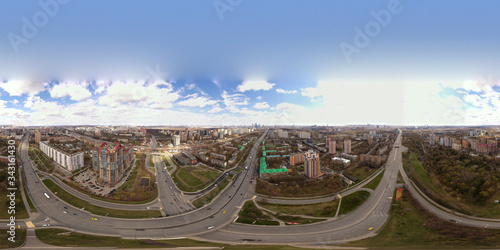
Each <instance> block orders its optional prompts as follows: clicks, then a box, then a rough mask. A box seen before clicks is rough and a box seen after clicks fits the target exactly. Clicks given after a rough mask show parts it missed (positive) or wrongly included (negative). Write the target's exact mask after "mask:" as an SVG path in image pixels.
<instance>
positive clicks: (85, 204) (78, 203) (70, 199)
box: [43, 180, 161, 219]
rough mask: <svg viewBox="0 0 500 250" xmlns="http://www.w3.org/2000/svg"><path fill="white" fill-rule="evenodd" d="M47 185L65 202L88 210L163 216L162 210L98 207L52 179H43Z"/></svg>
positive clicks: (124, 215) (120, 215) (113, 214)
mask: <svg viewBox="0 0 500 250" xmlns="http://www.w3.org/2000/svg"><path fill="white" fill-rule="evenodd" d="M43 183H44V184H45V186H47V188H48V189H50V191H52V193H57V197H59V198H60V199H61V200H64V201H65V202H67V203H69V204H71V205H73V206H75V207H78V208H83V207H84V208H85V210H86V211H88V212H90V213H92V214H96V215H102V216H109V217H116V218H135V219H139V218H154V217H161V213H160V211H157V210H117V209H109V208H103V207H98V206H94V205H92V204H90V203H89V202H87V201H84V200H81V199H79V198H77V197H75V196H73V195H71V194H70V193H68V192H66V191H65V190H64V189H62V188H61V187H59V186H58V185H57V184H55V183H54V182H53V181H52V180H43Z"/></svg>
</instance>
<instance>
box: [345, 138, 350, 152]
mask: <svg viewBox="0 0 500 250" xmlns="http://www.w3.org/2000/svg"><path fill="white" fill-rule="evenodd" d="M344 153H346V154H350V153H351V140H344Z"/></svg>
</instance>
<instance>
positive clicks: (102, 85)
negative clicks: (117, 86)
mask: <svg viewBox="0 0 500 250" xmlns="http://www.w3.org/2000/svg"><path fill="white" fill-rule="evenodd" d="M110 84H111V81H105V80H99V81H96V82H95V86H94V94H101V93H103V92H104V91H105V90H106V88H108V86H109V85H110Z"/></svg>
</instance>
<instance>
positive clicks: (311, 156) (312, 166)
mask: <svg viewBox="0 0 500 250" xmlns="http://www.w3.org/2000/svg"><path fill="white" fill-rule="evenodd" d="M304 158H305V159H304V172H305V175H306V176H307V177H309V178H316V177H318V176H319V175H320V174H321V172H320V165H319V153H317V152H314V151H313V150H309V151H307V152H305V153H304Z"/></svg>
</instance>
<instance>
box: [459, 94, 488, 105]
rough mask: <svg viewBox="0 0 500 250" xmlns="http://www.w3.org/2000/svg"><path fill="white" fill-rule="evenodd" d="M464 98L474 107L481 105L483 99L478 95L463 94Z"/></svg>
mask: <svg viewBox="0 0 500 250" xmlns="http://www.w3.org/2000/svg"><path fill="white" fill-rule="evenodd" d="M464 100H465V101H466V102H468V103H470V104H472V105H474V106H476V107H483V104H484V102H483V99H481V97H479V96H478V95H464Z"/></svg>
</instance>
